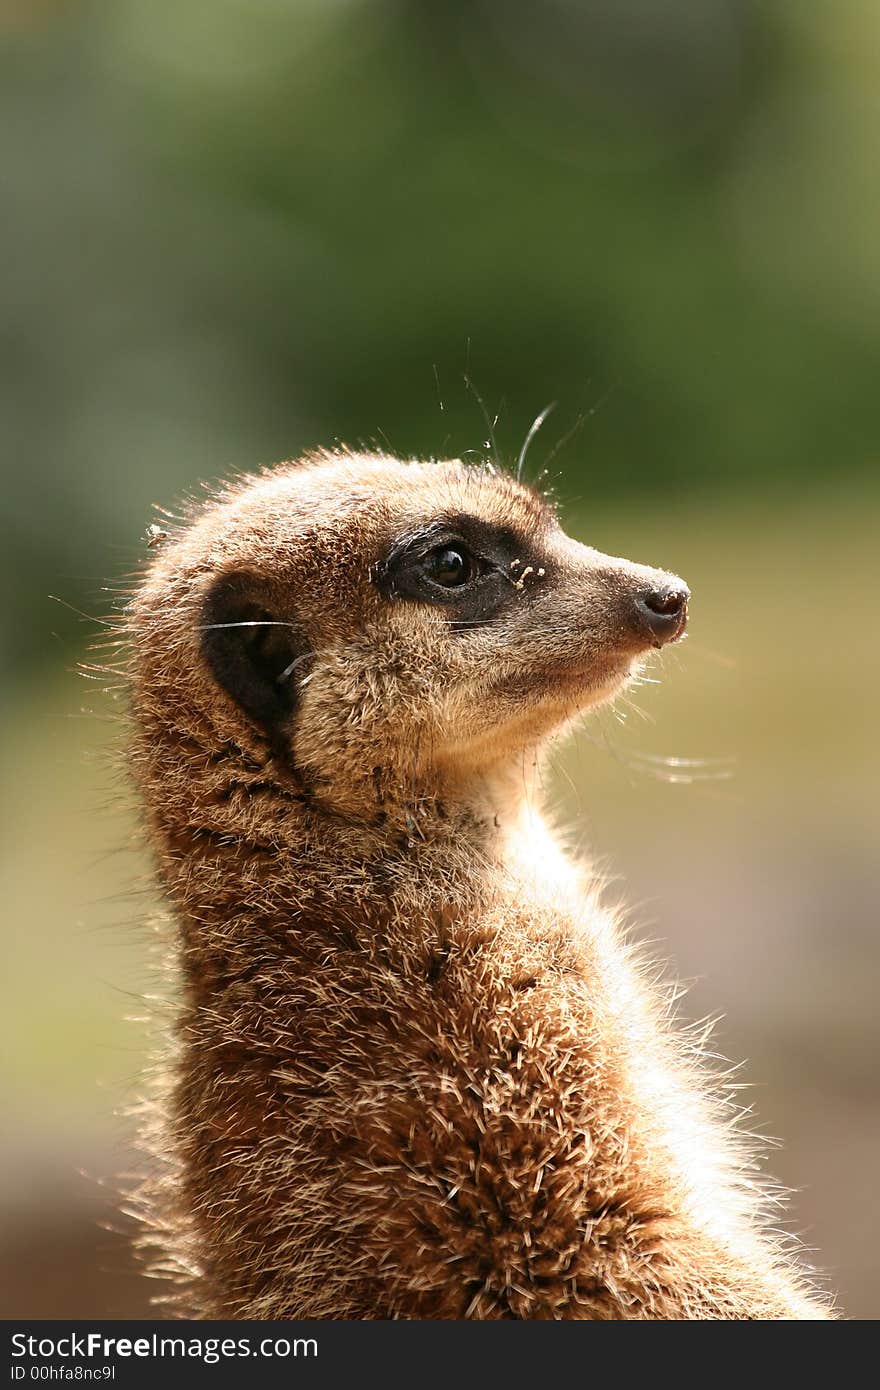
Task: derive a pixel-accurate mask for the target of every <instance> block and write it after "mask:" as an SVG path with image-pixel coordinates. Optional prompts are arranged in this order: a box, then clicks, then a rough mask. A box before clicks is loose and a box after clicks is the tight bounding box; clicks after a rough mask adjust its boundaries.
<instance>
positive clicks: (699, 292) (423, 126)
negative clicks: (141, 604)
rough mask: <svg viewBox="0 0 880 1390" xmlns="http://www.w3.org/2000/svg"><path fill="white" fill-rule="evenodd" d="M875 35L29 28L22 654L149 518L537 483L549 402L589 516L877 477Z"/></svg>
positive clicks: (498, 10)
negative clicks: (466, 463) (59, 601)
mask: <svg viewBox="0 0 880 1390" xmlns="http://www.w3.org/2000/svg"><path fill="white" fill-rule="evenodd" d="M878 38H880V11H878V9H877V7H876V5H874V4H872V3H871V0H862V2H861V3H860V2H859V0H839V3H837V4H835V5H834V6H831V5H826V4H822V3H819V0H773V2H772V3H763V4H760V5H759V4H753V3H747V0H700V3H696V0H665V3H664V4H663V5H662V6H658V5H656V4H654V3H653V2H652V0H545V3H544V4H542V5H539V6H536V5H534V4H531V3H526V0H505V3H500V0H467V2H465V0H445V3H444V4H443V5H436V4H431V3H429V2H428V0H424V3H414V2H413V0H410V2H409V3H406V0H186V3H181V0H114V3H113V4H112V5H106V4H103V3H98V0H94V3H90V0H54V3H52V0H41V3H35V0H19V3H17V4H15V3H13V4H9V3H7V6H6V8H5V9H4V10H3V12H2V19H0V162H2V168H3V171H4V173H3V189H4V191H3V204H4V210H3V216H2V218H0V254H2V262H3V265H4V271H5V273H4V275H3V279H2V284H0V324H2V335H0V430H2V432H3V435H4V438H3V439H2V444H0V447H2V454H3V458H4V506H3V527H4V534H3V544H2V548H0V565H2V579H3V583H4V588H5V592H6V594H7V598H9V597H11V598H12V600H13V601H12V602H11V603H9V602H7V604H6V605H4V610H5V612H6V618H7V626H8V627H9V637H8V643H7V649H6V652H5V656H6V658H7V659H10V660H12V659H14V660H15V662H16V664H17V665H18V666H21V665H22V664H23V663H26V662H28V661H35V660H39V659H41V658H44V657H45V656H46V654H47V648H48V647H49V643H48V642H47V633H48V631H49V629H50V628H52V627H54V626H58V625H59V623H58V619H57V615H56V614H54V613H52V612H51V611H50V609H49V605H48V603H47V599H46V594H47V592H49V591H53V592H60V593H61V595H62V596H63V597H65V598H66V599H68V600H70V601H72V602H76V603H80V604H84V605H86V606H89V607H90V608H92V607H94V606H95V604H96V603H97V602H98V600H97V598H96V595H97V593H98V590H99V587H100V584H101V582H102V580H103V579H104V578H106V577H107V576H108V575H114V574H117V573H119V572H120V571H122V570H124V569H125V568H126V566H127V565H128V564H129V562H130V560H131V558H132V557H133V555H134V554H135V552H136V546H137V538H138V536H139V534H140V533H141V532H142V531H143V528H144V527H145V525H146V523H147V522H148V521H149V519H150V517H149V509H150V505H151V504H152V503H153V502H156V501H164V502H167V501H168V500H169V499H171V498H173V497H174V495H175V494H176V493H177V492H178V491H179V490H180V489H182V488H185V487H187V486H191V485H192V484H193V483H194V482H195V481H196V480H197V479H199V478H202V477H205V476H216V475H217V474H218V473H223V472H226V471H229V470H230V469H235V468H241V467H251V466H253V465H254V464H256V463H258V462H270V461H273V460H276V459H279V458H283V457H289V456H291V455H293V454H295V453H297V452H298V451H300V450H302V449H303V448H305V447H308V446H311V445H316V444H326V443H329V442H331V441H332V440H333V439H334V438H342V439H344V440H346V441H349V442H360V441H366V442H370V441H372V442H374V443H376V444H378V445H380V446H388V447H391V448H393V449H394V450H396V451H398V452H403V453H409V452H414V453H416V452H417V453H425V454H438V453H453V452H456V453H461V452H463V451H466V450H476V451H481V450H483V449H484V448H486V447H487V441H488V440H489V437H490V433H494V435H495V438H496V441H497V447H498V449H499V451H500V452H501V453H502V454H504V455H506V456H509V457H514V458H515V457H516V454H517V452H518V450H519V447H520V443H521V441H522V439H523V437H524V436H525V434H526V431H527V430H528V427H529V424H530V422H531V421H532V419H533V418H534V417H535V416H536V414H537V413H538V412H539V411H540V410H541V409H542V408H543V407H544V406H545V405H547V404H548V402H550V401H558V402H559V405H558V408H557V410H556V411H555V413H554V414H553V415H552V416H551V417H550V419H549V420H548V422H547V424H546V425H545V427H544V429H543V430H542V432H541V434H540V435H539V437H538V438H537V439H536V441H535V443H534V445H533V448H532V451H531V454H530V461H529V467H530V472H531V473H533V474H534V473H536V472H539V471H540V469H541V467H542V466H543V465H544V464H545V463H546V462H547V460H548V458H549V459H550V468H551V471H552V472H555V471H557V470H558V471H560V472H561V473H562V476H563V479H564V483H563V490H564V492H565V494H566V495H568V496H586V497H589V498H593V497H595V496H597V495H599V494H607V495H609V497H610V498H611V499H612V500H613V498H614V497H618V498H632V497H633V496H635V495H636V494H637V493H638V494H642V493H645V494H646V495H647V496H654V497H656V498H662V499H664V500H665V501H668V500H669V499H672V498H679V497H681V496H683V495H685V494H688V495H689V494H692V493H693V491H694V490H695V489H696V488H697V487H705V486H709V485H711V486H714V487H718V488H728V489H731V488H736V489H737V490H748V489H756V490H760V492H761V493H762V494H767V495H768V496H771V497H772V496H773V495H774V494H775V495H777V496H778V495H779V492H780V490H781V491H785V490H791V489H802V488H803V487H804V486H805V485H808V484H810V482H811V481H812V480H814V479H817V478H819V477H821V476H822V475H826V474H830V475H833V476H834V477H836V478H839V477H841V476H843V475H845V474H847V473H849V474H854V473H856V472H859V471H860V472H864V471H865V470H867V469H869V468H871V467H873V466H874V465H875V463H876V459H877V453H878V448H877V441H878V439H880V392H878V390H877V381H878V377H880V313H878V310H880V258H878V257H877V255H876V247H875V241H876V227H877V213H878V210H880V166H878V163H877V160H876V146H877V132H878V114H880V111H878V108H880V80H878V79H880V43H878ZM465 377H467V378H469V380H470V381H471V383H472V385H471V386H468V385H467V384H466V382H465ZM478 397H479V398H480V399H479V400H478ZM480 400H481V401H482V402H483V403H485V413H486V415H487V416H488V418H489V423H490V424H491V423H492V422H493V421H494V419H495V417H496V415H497V417H498V420H497V424H495V426H494V430H493V431H490V430H489V428H488V427H487V424H486V422H485V420H484V413H483V407H482V405H481V404H480ZM581 417H583V420H582V423H581V425H580V428H579V430H578V429H576V426H577V424H578V421H579V420H580V419H581ZM572 431H574V433H573V434H572V433H571V432H572ZM551 456H552V457H551ZM49 655H50V656H52V657H53V659H55V657H56V656H57V653H53V652H51V651H50V652H49Z"/></svg>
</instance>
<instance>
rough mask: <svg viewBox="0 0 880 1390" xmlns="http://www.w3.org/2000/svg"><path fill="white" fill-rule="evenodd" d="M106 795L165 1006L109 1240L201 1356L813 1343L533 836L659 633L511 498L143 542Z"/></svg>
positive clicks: (667, 584)
mask: <svg viewBox="0 0 880 1390" xmlns="http://www.w3.org/2000/svg"><path fill="white" fill-rule="evenodd" d="M150 539H151V542H152V547H151V551H150V556H149V567H148V569H147V570H146V573H145V574H144V576H143V578H142V579H141V580H140V581H139V583H138V586H137V588H136V591H135V593H134V595H133V597H132V599H131V602H130V604H129V606H128V609H127V613H126V619H125V629H126V631H125V636H126V639H127V642H128V643H129V645H130V650H131V658H130V661H131V665H130V699H131V713H132V735H131V764H132V767H133V770H134V773H135V776H136V779H137V782H138V784H139V786H140V789H141V792H142V796H143V802H144V806H145V813H146V823H147V827H148V833H149V836H150V839H151V841H152V845H153V847H154V851H155V857H156V861H157V864H158V869H159V873H160V877H161V880H162V884H163V885H164V890H165V893H166V895H167V899H168V902H169V904H170V908H171V914H172V918H173V924H174V926H173V951H174V956H175V962H176V969H177V972H178V975H179V981H180V991H179V999H178V1002H177V1010H178V1014H177V1018H176V1025H175V1028H174V1039H173V1043H171V1044H169V1050H168V1053H167V1055H166V1058H165V1060H164V1063H163V1066H162V1068H161V1075H160V1077H159V1080H158V1081H157V1083H156V1093H155V1096H154V1098H153V1100H152V1102H151V1104H150V1108H149V1119H148V1122H147V1125H146V1128H147V1130H148V1131H149V1133H148V1142H149V1144H150V1146H151V1149H152V1152H153V1155H154V1156H155V1158H156V1162H157V1164H158V1171H157V1172H156V1173H155V1174H154V1176H153V1177H152V1178H151V1179H150V1180H149V1181H148V1182H146V1183H145V1184H144V1187H143V1188H142V1190H141V1191H140V1192H139V1194H138V1196H137V1203H138V1207H139V1209H140V1211H141V1213H142V1214H143V1215H144V1217H145V1221H146V1236H145V1238H144V1239H145V1243H146V1244H147V1245H148V1246H150V1247H151V1248H152V1249H153V1251H154V1255H155V1252H156V1251H158V1255H157V1256H155V1268H156V1269H157V1270H159V1271H160V1272H163V1273H165V1274H166V1275H167V1274H171V1275H173V1277H174V1278H175V1279H176V1281H177V1288H178V1294H177V1298H176V1305H175V1306H176V1311H177V1312H179V1313H182V1314H183V1315H189V1316H195V1317H203V1318H236V1319H237V1318H270V1319H279V1318H293V1319H300V1318H356V1319H384V1318H431V1319H434V1318H450V1319H456V1318H458V1319H461V1318H479V1319H498V1318H500V1319H504V1318H507V1319H532V1318H536V1319H540V1318H555V1319H562V1318H566V1319H567V1318H584V1319H591V1318H594V1319H613V1318H633V1319H683V1318H688V1319H690V1318H695V1319H702V1318H721V1319H738V1318H766V1319H771V1318H822V1317H826V1316H828V1315H829V1303H828V1301H827V1300H826V1299H825V1298H824V1296H822V1295H821V1294H819V1293H817V1291H816V1290H815V1288H813V1287H811V1284H810V1281H809V1279H808V1277H807V1275H806V1273H805V1272H804V1270H803V1269H802V1268H801V1267H800V1266H799V1264H798V1262H797V1259H796V1257H795V1255H793V1254H792V1253H791V1250H790V1248H789V1246H788V1244H787V1243H786V1242H785V1241H784V1240H782V1239H781V1238H780V1237H779V1236H778V1235H777V1234H776V1233H775V1232H774V1230H773V1228H772V1226H771V1225H770V1224H769V1223H768V1219H767V1215H766V1209H765V1203H764V1201H763V1198H762V1189H761V1185H760V1182H759V1181H756V1179H755V1177H754V1173H753V1165H752V1161H751V1155H750V1153H749V1151H748V1148H747V1146H746V1144H745V1141H743V1140H741V1139H740V1138H738V1137H737V1135H736V1133H732V1132H731V1126H730V1121H729V1107H728V1106H727V1105H726V1102H725V1101H724V1100H723V1097H719V1095H718V1094H717V1088H716V1086H715V1083H714V1082H713V1080H712V1078H711V1077H710V1076H709V1075H708V1073H706V1072H705V1071H704V1069H703V1068H702V1065H701V1062H700V1059H699V1056H698V1055H696V1054H697V1051H698V1049H697V1048H696V1047H695V1045H694V1044H693V1043H692V1042H690V1041H689V1037H688V1035H687V1033H686V1032H684V1031H682V1030H679V1029H677V1027H676V1025H675V1024H674V1023H673V1021H672V1020H671V1019H670V1016H669V1008H668V1003H667V996H666V995H665V994H664V993H663V992H662V990H661V989H660V987H659V986H657V985H656V984H655V983H652V982H650V981H649V980H648V979H647V978H646V975H645V972H644V970H643V969H642V968H641V967H640V965H639V964H638V962H637V960H636V959H635V958H634V957H633V956H632V954H631V953H630V951H629V950H628V948H627V946H626V945H625V944H624V942H623V940H622V933H621V929H620V926H619V923H618V922H617V921H616V919H615V916H614V914H613V913H610V912H609V911H608V910H606V908H605V907H603V905H602V903H601V901H600V899H599V894H598V888H597V885H596V883H595V881H594V879H593V878H592V876H591V874H590V872H589V870H588V869H587V868H585V867H584V866H582V865H579V864H578V863H576V862H574V861H573V860H572V859H570V858H568V857H567V856H566V854H565V853H564V852H563V851H562V849H561V848H560V847H559V845H558V844H557V843H556V841H555V840H554V837H553V835H552V834H551V832H550V830H549V829H548V828H547V825H546V824H545V823H544V821H543V820H542V818H541V815H540V812H539V810H538V807H537V804H536V795H537V782H536V777H535V769H536V767H538V766H539V765H540V759H541V757H542V756H543V750H544V748H545V747H546V745H547V742H548V739H550V737H551V736H553V735H555V734H557V733H558V732H559V731H560V730H561V729H564V727H565V726H566V725H568V724H570V723H571V721H572V720H573V719H574V718H575V717H576V716H578V715H580V714H582V713H583V712H584V711H585V710H587V709H589V708H590V707H592V706H595V705H598V704H599V703H600V702H602V701H605V700H609V699H611V698H612V697H613V696H615V695H616V694H617V693H618V692H619V691H620V690H621V689H622V688H623V687H624V686H625V685H626V684H627V682H628V681H629V680H630V679H631V678H632V676H633V675H634V673H635V672H637V671H638V669H639V667H640V665H641V663H642V661H643V659H644V658H645V656H646V655H648V654H649V653H651V652H652V651H653V650H654V649H656V648H659V647H662V646H664V645H666V644H668V643H671V642H674V641H675V640H676V639H678V638H679V637H680V636H681V635H682V633H683V632H684V629H685V624H686V620H687V605H688V598H689V593H688V589H687V586H686V585H685V584H684V582H683V581H682V580H681V579H679V578H677V577H676V576H674V575H672V574H669V573H666V572H665V571H658V570H654V569H650V568H646V567H645V566H642V565H638V564H632V563H630V562H628V561H626V560H623V559H618V558H612V557H609V556H607V555H604V554H601V553H599V552H598V551H596V550H593V549H590V548H588V547H587V546H585V545H582V544H579V543H577V542H575V541H574V540H572V539H570V538H569V537H568V536H567V535H566V534H565V533H564V531H563V530H562V529H561V527H560V524H559V521H558V519H557V515H556V512H555V510H554V509H553V507H551V506H550V505H549V504H548V502H547V501H546V500H545V499H544V498H543V497H542V496H540V495H539V494H538V493H537V492H535V491H533V490H531V489H530V488H528V487H526V486H523V485H520V484H519V483H518V482H517V481H515V480H514V479H513V478H512V477H511V476H508V475H507V474H506V473H504V472H502V471H499V470H497V469H495V468H492V467H489V466H486V465H483V466H475V465H467V464H464V463H462V462H458V461H452V462H419V461H410V462H403V461H399V460H396V459H394V458H391V457H386V456H383V455H376V454H361V453H354V452H341V453H335V454H330V453H326V454H324V453H322V454H316V455H312V456H309V457H307V458H305V459H304V460H301V461H299V462H298V463H295V464H286V465H281V466H279V467H277V468H275V469H273V470H268V471H265V472H263V473H262V474H260V475H258V476H255V477H246V478H244V479H242V480H240V481H237V482H235V483H233V484H231V485H227V486H225V487H223V488H222V489H221V490H220V491H219V492H218V493H217V494H216V495H214V496H213V497H212V498H211V500H210V501H208V502H207V503H203V504H201V505H199V506H197V507H195V508H194V509H193V510H192V512H191V514H190V515H189V516H188V517H187V518H186V520H185V523H184V524H183V525H182V526H181V527H179V528H178V530H177V531H176V532H175V531H174V530H173V529H172V528H171V527H169V528H168V532H167V533H166V532H165V531H164V530H163V532H162V534H161V535H157V534H156V533H155V532H154V533H152V534H151V537H150Z"/></svg>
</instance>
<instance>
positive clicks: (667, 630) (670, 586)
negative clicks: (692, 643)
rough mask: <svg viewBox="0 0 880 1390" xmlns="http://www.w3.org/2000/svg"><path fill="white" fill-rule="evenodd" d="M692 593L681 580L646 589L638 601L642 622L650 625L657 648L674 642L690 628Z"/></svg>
mask: <svg viewBox="0 0 880 1390" xmlns="http://www.w3.org/2000/svg"><path fill="white" fill-rule="evenodd" d="M690 596H691V591H690V589H689V588H688V586H687V585H686V584H685V583H684V581H683V580H681V579H670V580H669V581H668V582H666V583H661V584H658V585H657V586H656V587H654V588H651V589H647V590H645V591H644V592H643V593H641V594H639V596H638V598H637V599H636V609H637V610H638V615H639V618H640V619H641V621H642V622H643V623H645V624H646V625H647V627H648V628H649V629H650V631H651V632H652V633H653V635H654V637H655V638H656V639H657V643H658V645H662V644H663V643H666V642H674V641H675V640H676V638H678V637H680V636H681V634H682V633H683V632H684V629H685V626H686V625H687V605H688V599H689V598H690Z"/></svg>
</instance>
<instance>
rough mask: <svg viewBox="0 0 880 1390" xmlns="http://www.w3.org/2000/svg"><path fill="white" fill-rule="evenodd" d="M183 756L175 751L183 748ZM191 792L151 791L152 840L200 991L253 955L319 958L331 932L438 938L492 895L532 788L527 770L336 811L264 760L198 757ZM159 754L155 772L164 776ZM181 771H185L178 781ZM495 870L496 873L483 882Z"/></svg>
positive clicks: (193, 760)
mask: <svg viewBox="0 0 880 1390" xmlns="http://www.w3.org/2000/svg"><path fill="white" fill-rule="evenodd" d="M178 751H179V750H178ZM180 756H183V757H184V759H185V762H186V770H185V776H186V781H187V785H188V788H189V794H188V796H187V797H186V798H185V799H183V798H178V797H168V796H167V795H166V794H165V779H164V778H163V777H162V776H160V777H159V778H158V779H157V780H156V781H155V782H152V785H150V786H149V788H148V793H149V794H148V804H149V807H150V820H151V823H152V830H153V839H154V843H155V844H156V846H157V848H158V851H159V863H160V869H161V873H162V877H163V880H164V883H165V886H166V888H167V890H168V893H169V896H170V898H171V901H172V903H173V905H174V907H175V909H176V910H177V913H178V915H179V918H180V921H181V928H182V931H181V940H182V949H183V964H184V975H185V977H186V978H188V979H189V980H190V981H191V982H198V989H199V990H200V991H201V990H205V989H207V990H210V989H216V988H217V985H218V976H220V975H222V976H227V975H229V972H230V969H231V970H232V973H233V975H235V974H237V973H238V972H239V971H240V970H241V969H244V968H249V966H248V962H249V961H252V959H253V958H254V955H255V954H256V957H257V958H262V957H265V955H266V953H267V951H271V950H275V949H279V950H283V951H284V952H286V953H291V952H294V953H295V952H297V951H300V950H306V951H308V950H311V949H313V948H314V946H315V943H316V942H317V941H319V940H322V939H324V938H325V937H326V938H327V939H328V940H329V938H330V937H334V938H335V936H338V935H339V934H340V933H342V934H343V935H345V934H346V933H348V934H351V933H354V934H357V933H358V931H359V930H360V929H361V928H364V929H369V932H370V933H372V934H375V932H376V929H377V926H378V927H379V928H380V929H381V930H382V932H383V933H392V932H394V931H395V930H396V931H401V930H402V929H403V928H402V926H401V924H402V923H405V924H406V931H407V932H408V933H409V934H410V935H411V936H412V938H413V941H415V940H417V939H418V937H419V935H420V933H423V934H425V936H426V938H433V939H436V935H437V924H438V922H442V920H444V918H445V917H446V916H447V915H448V914H449V913H452V914H456V913H457V912H459V911H461V912H472V911H473V910H474V908H475V906H476V905H477V904H478V903H479V902H480V901H482V900H483V899H484V898H485V897H486V893H487V884H492V885H493V891H497V884H498V882H499V874H501V875H502V876H503V875H504V874H505V872H506V865H507V864H508V863H509V862H510V861H511V860H512V858H513V857H515V854H516V850H515V848H513V846H514V845H515V844H516V842H517V840H518V839H521V829H522V823H523V815H524V809H525V807H526V804H527V799H528V792H529V790H530V784H529V781H528V779H526V778H524V777H523V774H522V769H521V768H519V767H508V768H503V769H495V771H494V772H493V773H492V774H491V775H485V774H481V775H479V776H475V777H472V778H471V779H469V780H468V781H467V782H462V781H459V782H457V783H456V782H453V781H452V780H451V779H450V778H439V777H438V778H436V779H430V780H429V779H420V780H419V782H418V783H414V784H412V785H411V786H410V787H409V788H408V789H407V790H408V794H407V795H406V796H400V795H399V796H397V797H396V798H391V797H390V790H391V789H390V787H389V786H387V785H386V786H385V788H384V790H383V789H380V790H379V791H378V792H377V790H376V789H375V788H373V792H372V800H369V798H368V794H367V791H366V789H365V790H364V796H363V801H362V802H361V803H360V804H358V803H357V801H355V800H352V799H349V800H348V801H346V802H345V803H342V804H340V803H339V802H338V801H336V800H335V799H333V798H332V797H330V796H325V795H322V793H321V789H318V790H317V791H316V792H314V793H307V792H304V791H302V790H295V789H294V788H292V787H291V786H288V785H286V784H285V781H284V778H283V777H282V776H272V775H268V769H267V766H266V765H265V764H263V765H262V766H261V765H259V764H258V763H257V762H256V761H254V762H253V765H251V763H250V762H249V761H248V760H247V759H241V758H239V757H235V756H232V755H230V757H229V758H228V759H220V758H219V757H214V758H213V759H210V760H207V761H206V759H205V758H204V756H203V755H202V756H196V755H195V753H193V756H192V757H190V756H189V754H188V753H186V752H184V753H183V754H181V755H180ZM157 766H161V765H160V764H158V763H157V759H156V758H155V756H154V757H153V759H152V761H151V762H150V763H149V764H146V763H141V767H142V768H144V767H149V768H151V769H153V770H154V771H155V769H156V768H157ZM181 773H182V769H181V767H180V766H179V765H178V767H177V768H176V776H177V777H178V778H179V777H180V776H181ZM491 866H494V867H495V869H496V870H497V871H498V873H489V874H487V869H489V868H490V867H491Z"/></svg>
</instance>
